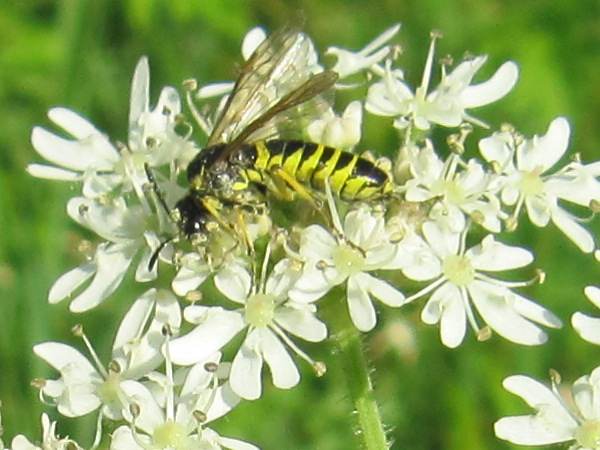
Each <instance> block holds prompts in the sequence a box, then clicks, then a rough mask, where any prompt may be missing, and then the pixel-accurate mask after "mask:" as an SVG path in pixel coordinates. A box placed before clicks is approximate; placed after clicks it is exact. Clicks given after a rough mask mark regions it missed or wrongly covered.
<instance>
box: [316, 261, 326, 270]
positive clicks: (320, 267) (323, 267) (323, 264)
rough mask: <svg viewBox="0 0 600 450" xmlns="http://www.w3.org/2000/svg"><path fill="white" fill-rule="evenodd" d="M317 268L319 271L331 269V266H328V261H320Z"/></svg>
mask: <svg viewBox="0 0 600 450" xmlns="http://www.w3.org/2000/svg"><path fill="white" fill-rule="evenodd" d="M316 267H317V269H319V270H325V269H327V268H328V267H329V264H327V261H323V260H320V261H318V262H317V264H316Z"/></svg>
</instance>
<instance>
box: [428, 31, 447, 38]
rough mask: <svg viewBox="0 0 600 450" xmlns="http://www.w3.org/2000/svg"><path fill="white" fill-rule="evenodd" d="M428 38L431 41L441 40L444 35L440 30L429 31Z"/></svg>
mask: <svg viewBox="0 0 600 450" xmlns="http://www.w3.org/2000/svg"><path fill="white" fill-rule="evenodd" d="M429 37H430V38H431V39H441V38H443V37H444V34H443V33H442V32H441V31H440V30H431V32H430V33H429Z"/></svg>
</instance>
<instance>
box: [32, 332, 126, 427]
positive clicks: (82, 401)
mask: <svg viewBox="0 0 600 450" xmlns="http://www.w3.org/2000/svg"><path fill="white" fill-rule="evenodd" d="M33 351H34V352H35V354H36V355H38V356H39V357H40V358H42V359H43V360H45V361H46V362H47V363H48V364H50V365H51V366H52V367H54V368H55V369H56V370H57V371H59V372H60V375H61V377H60V378H59V379H57V380H45V381H44V384H43V387H42V389H41V393H42V394H44V395H45V396H47V397H49V398H52V399H54V401H55V402H56V405H57V407H58V412H60V413H61V414H62V415H63V416H67V417H79V416H83V415H86V414H88V413H90V412H92V411H94V410H96V409H98V408H100V407H102V413H103V414H104V415H105V416H106V417H109V418H111V419H113V420H116V419H119V418H121V409H122V407H123V402H124V396H123V391H122V389H121V384H122V380H123V379H124V378H125V376H124V374H122V373H119V372H117V371H114V370H108V371H107V370H106V369H105V368H104V367H101V366H99V367H98V368H96V367H94V365H93V364H92V363H90V362H89V361H88V359H87V358H86V357H84V356H83V355H82V354H81V353H80V352H79V351H77V350H75V349H74V348H72V347H69V346H68V345H65V344H61V343H59V342H44V343H42V344H37V345H35V346H34V347H33Z"/></svg>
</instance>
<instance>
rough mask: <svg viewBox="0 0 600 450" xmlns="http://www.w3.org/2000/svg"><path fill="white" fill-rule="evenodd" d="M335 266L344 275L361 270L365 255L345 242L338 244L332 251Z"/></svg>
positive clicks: (347, 275)
mask: <svg viewBox="0 0 600 450" xmlns="http://www.w3.org/2000/svg"><path fill="white" fill-rule="evenodd" d="M332 256H333V264H334V265H335V268H336V269H337V270H338V271H339V272H340V274H342V275H343V276H345V277H349V276H350V275H353V274H355V273H358V272H362V271H363V269H364V267H365V257H364V256H363V254H362V253H361V252H360V251H359V250H358V249H356V248H354V247H350V246H349V245H347V244H341V245H338V246H337V247H336V248H335V249H334V250H333V253H332Z"/></svg>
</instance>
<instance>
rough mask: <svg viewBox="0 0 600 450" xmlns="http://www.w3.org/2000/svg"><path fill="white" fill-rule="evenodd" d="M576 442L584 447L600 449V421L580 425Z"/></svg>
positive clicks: (576, 433) (576, 431)
mask: <svg viewBox="0 0 600 450" xmlns="http://www.w3.org/2000/svg"><path fill="white" fill-rule="evenodd" d="M575 440H576V441H577V442H578V443H579V444H580V445H581V446H582V447H585V448H596V449H600V420H588V421H586V422H583V423H582V424H581V425H579V427H578V428H577V429H576V430H575Z"/></svg>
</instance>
